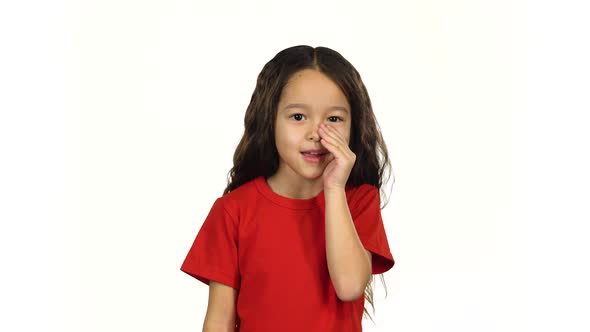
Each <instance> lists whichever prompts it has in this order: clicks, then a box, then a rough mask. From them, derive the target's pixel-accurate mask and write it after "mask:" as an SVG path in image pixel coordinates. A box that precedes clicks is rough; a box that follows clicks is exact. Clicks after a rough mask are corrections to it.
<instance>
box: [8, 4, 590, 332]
mask: <svg viewBox="0 0 590 332" xmlns="http://www.w3.org/2000/svg"><path fill="white" fill-rule="evenodd" d="M576 6H577V7H576ZM584 12H586V11H585V10H584V8H583V7H582V5H581V2H579V4H575V3H567V5H566V2H561V5H560V6H559V7H557V6H555V5H552V4H551V3H549V2H543V1H535V2H534V3H530V4H527V2H525V1H519V0H516V1H515V0H510V1H509V0H501V1H460V0H449V1H435V0H431V1H427V0H417V1H388V2H385V1H384V2H372V3H370V2H364V3H362V4H361V3H360V2H350V1H323V2H322V1H318V2H312V1H298V2H281V1H247V2H246V1H234V2H201V1H179V0H168V1H139V0H136V1H131V0H117V1H114V0H110V1H106V0H105V1H65V2H63V1H62V2H60V1H56V2H47V1H19V2H10V3H5V4H2V5H1V8H0V13H1V14H0V18H1V19H0V28H1V29H0V36H1V37H2V41H3V43H2V52H1V53H2V55H0V57H2V64H1V67H0V69H1V71H0V72H1V73H3V74H0V76H2V77H1V78H0V79H1V80H2V81H1V82H2V85H1V86H0V87H1V88H2V92H0V93H1V95H0V96H1V97H0V102H1V103H2V104H1V105H0V106H1V109H2V120H0V121H1V123H0V126H1V127H0V129H1V131H0V135H1V136H0V138H1V142H0V144H2V145H1V147H2V150H1V152H2V156H3V157H2V159H3V162H2V164H3V165H2V168H3V170H2V172H1V173H2V175H1V176H2V178H1V180H2V182H1V184H0V187H2V189H0V190H2V196H1V197H0V198H1V200H2V216H1V219H2V224H1V225H2V226H1V229H0V233H1V235H0V236H1V237H2V238H1V242H0V249H1V253H0V255H1V256H0V258H1V261H2V262H3V266H2V283H1V286H0V301H1V302H0V303H1V305H2V307H1V309H2V315H1V316H2V318H1V319H0V330H2V331H65V332H74V331H76V332H77V331H88V332H94V331H200V330H201V327H202V322H203V319H204V315H205V312H206V307H207V294H208V288H207V286H205V285H204V284H201V283H200V282H198V281H197V280H196V279H193V278H191V277H190V276H188V275H186V274H184V273H183V272H181V271H180V270H179V268H180V265H181V263H182V261H183V259H184V257H185V255H186V253H187V251H188V249H189V248H190V245H191V244H192V241H193V240H194V237H195V236H196V233H197V231H198V229H199V227H200V225H201V224H202V222H203V221H204V218H205V217H206V215H207V213H208V212H209V209H210V208H211V205H212V203H213V202H214V200H215V198H217V197H219V196H220V195H221V192H222V190H223V189H224V187H225V184H226V182H225V181H226V175H227V172H228V171H229V169H230V168H231V165H232V156H233V151H234V149H235V147H236V145H237V143H238V141H239V139H240V137H241V134H242V133H243V116H244V112H245V110H246V107H247V105H248V102H249V101H250V97H251V94H252V92H253V89H254V86H255V80H256V76H257V75H258V73H259V72H260V70H261V69H262V66H263V65H264V64H265V63H266V62H267V61H269V60H270V59H271V58H272V57H273V56H274V55H275V54H276V53H277V52H279V51H280V50H282V49H284V48H286V47H289V46H294V45H299V44H306V45H310V46H326V47H330V48H333V49H335V50H337V51H338V52H340V53H341V54H342V55H343V56H344V57H345V58H347V59H348V60H349V61H350V62H351V63H352V64H353V65H354V66H355V67H356V68H357V69H358V70H359V72H360V73H361V75H362V77H363V80H364V82H365V84H366V86H367V88H368V91H369V95H370V97H371V99H372V102H373V108H374V111H375V113H376V116H377V119H378V121H379V124H380V126H381V128H382V130H383V135H384V137H385V140H386V143H387V146H388V149H389V152H390V156H391V159H392V166H393V172H394V176H395V184H393V187H392V195H391V196H390V201H389V204H388V205H387V207H386V208H385V209H384V210H383V211H382V213H383V219H384V222H385V227H386V231H387V235H388V238H389V242H390V247H391V250H392V253H393V256H394V258H395V259H396V265H395V266H394V267H393V269H392V270H390V271H389V272H387V273H386V274H385V278H386V282H387V288H388V296H387V297H385V291H384V289H383V287H382V285H381V283H380V280H379V279H375V280H376V283H375V287H376V289H375V291H376V293H375V305H376V312H375V313H374V314H373V317H374V320H375V324H373V323H372V322H371V321H368V320H365V321H364V323H363V326H364V330H365V331H420V332H422V331H454V332H458V331H503V332H504V331H527V330H529V331H558V330H559V331H583V330H584V331H586V330H587V329H588V322H587V320H586V319H582V315H583V314H587V313H588V309H589V305H588V300H587V298H588V295H590V294H589V291H588V286H587V283H586V282H585V281H586V280H587V279H588V278H589V274H588V271H587V270H586V269H587V265H588V258H587V257H586V256H585V254H583V253H584V252H587V251H588V248H587V247H588V245H587V244H584V242H583V241H585V240H584V239H585V238H586V236H587V228H586V227H585V224H587V223H588V221H590V218H589V217H588V209H587V206H588V202H589V194H588V184H590V183H589V182H590V181H589V177H588V169H590V167H589V166H590V165H589V162H588V145H587V142H588V141H589V140H588V138H589V137H588V136H589V135H588V133H587V127H588V122H587V121H586V120H585V119H584V117H583V116H584V112H586V113H587V112H588V111H589V110H590V108H589V107H588V100H587V95H588V88H589V87H590V86H589V81H588V77H589V75H588V74H590V70H589V67H588V64H587V59H588V58H590V54H589V53H590V51H589V49H588V46H587V45H588V42H587V35H586V34H585V33H584V31H588V23H587V20H586V19H585V15H584V14H583V13H584ZM585 21H586V22H585ZM583 22H585V23H583ZM582 24H585V26H583V25H582ZM584 96H585V97H584ZM388 185H389V186H391V185H392V184H391V182H390V183H388ZM386 189H387V190H386V191H387V192H389V189H390V187H387V188H386ZM583 246H584V247H583ZM277 296H279V294H277Z"/></svg>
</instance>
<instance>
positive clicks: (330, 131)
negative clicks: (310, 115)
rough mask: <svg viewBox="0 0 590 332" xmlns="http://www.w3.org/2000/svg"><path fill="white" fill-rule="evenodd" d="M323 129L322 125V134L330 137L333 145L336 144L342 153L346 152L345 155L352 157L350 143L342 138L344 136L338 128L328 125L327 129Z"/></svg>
mask: <svg viewBox="0 0 590 332" xmlns="http://www.w3.org/2000/svg"><path fill="white" fill-rule="evenodd" d="M321 129H322V128H321V127H320V134H324V136H322V137H326V138H328V139H330V142H331V143H332V144H333V145H336V146H337V147H338V148H339V149H340V150H341V151H342V153H344V154H345V155H347V156H349V157H350V158H352V155H353V152H352V150H350V147H349V146H348V143H346V142H345V141H344V139H342V136H341V135H340V133H339V132H338V130H336V129H334V128H332V127H328V128H327V129H325V130H321Z"/></svg>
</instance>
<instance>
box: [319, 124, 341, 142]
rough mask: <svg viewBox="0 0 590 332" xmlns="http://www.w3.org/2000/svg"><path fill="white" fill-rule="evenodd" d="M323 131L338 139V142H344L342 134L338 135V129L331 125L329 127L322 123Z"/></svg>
mask: <svg viewBox="0 0 590 332" xmlns="http://www.w3.org/2000/svg"><path fill="white" fill-rule="evenodd" d="M324 128H325V129H324V132H325V133H326V134H327V135H328V136H330V137H333V138H334V140H336V141H338V143H339V144H345V143H346V142H345V141H344V139H343V138H342V136H341V135H340V133H339V132H338V130H336V129H335V128H333V127H330V126H328V125H324ZM320 129H322V128H320Z"/></svg>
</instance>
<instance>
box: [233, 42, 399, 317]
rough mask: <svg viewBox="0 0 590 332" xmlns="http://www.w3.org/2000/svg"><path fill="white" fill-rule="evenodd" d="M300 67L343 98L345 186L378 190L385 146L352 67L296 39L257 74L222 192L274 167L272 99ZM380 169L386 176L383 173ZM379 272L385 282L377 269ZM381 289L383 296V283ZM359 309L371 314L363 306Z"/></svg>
mask: <svg viewBox="0 0 590 332" xmlns="http://www.w3.org/2000/svg"><path fill="white" fill-rule="evenodd" d="M303 69H313V70H317V71H319V72H321V73H322V74H324V75H326V76H327V77H329V78H330V79H331V80H332V81H333V82H334V83H335V84H336V85H338V86H339V87H340V89H341V90H342V92H343V93H344V95H345V96H346V98H347V99H348V102H349V105H350V107H351V116H352V120H351V121H352V122H351V129H350V144H349V145H350V149H351V150H352V152H353V153H354V154H355V155H356V162H355V164H354V166H353V168H352V170H351V172H350V175H349V177H348V182H347V186H352V187H356V186H360V185H361V184H364V183H366V184H370V185H373V186H375V187H377V188H378V189H379V190H380V191H381V190H382V186H383V184H384V183H385V182H387V180H388V179H389V176H390V175H391V163H390V161H389V156H388V153H387V147H386V145H385V142H384V140H383V137H382V135H381V131H380V128H379V125H378V123H377V120H376V118H375V114H374V113H373V109H372V107H371V100H370V99H369V94H368V92H367V89H366V88H365V85H364V83H363V81H362V80H361V76H360V74H359V73H358V71H357V70H356V69H355V68H354V66H353V65H352V64H351V63H350V62H348V61H347V60H346V59H345V58H344V57H343V56H342V55H340V53H338V52H336V51H334V50H332V49H330V48H327V47H315V48H314V47H311V46H307V45H299V46H293V47H289V48H286V49H284V50H282V51H280V52H279V53H277V54H276V55H275V57H274V58H272V59H271V60H270V61H269V62H268V63H266V65H264V67H263V68H262V71H261V72H260V74H259V75H258V79H257V81H256V87H255V89H254V92H253V93H252V98H251V99H250V104H249V105H248V108H247V109H246V115H245V117H244V135H243V136H242V139H241V140H240V143H239V144H238V146H237V148H236V151H235V153H234V157H233V162H234V166H233V167H232V169H231V170H230V171H229V173H228V184H227V187H226V188H225V190H224V191H223V194H224V195H225V194H227V193H229V192H230V191H232V190H234V189H236V188H238V187H239V186H241V185H242V184H244V183H246V182H248V181H250V180H253V179H255V178H256V177H259V176H264V177H265V178H268V177H270V176H272V175H273V174H274V173H275V172H276V171H277V169H278V167H279V154H278V151H277V149H276V145H275V140H274V137H275V120H276V116H277V105H278V103H279V99H280V96H281V92H282V91H283V87H284V86H285V84H286V83H287V81H288V80H289V78H291V76H292V75H294V74H295V73H296V72H299V71H301V70H303ZM386 170H387V171H388V172H387V175H388V176H387V179H385V177H384V176H385V171H386ZM384 180H385V181H384ZM386 205H387V203H385V205H383V206H382V207H381V209H383V208H384V207H385V206H386ZM380 276H381V280H382V283H383V285H384V286H385V279H384V278H383V274H381V275H380ZM373 278H374V275H372V277H371V280H370V281H369V284H368V285H367V288H366V289H365V299H366V300H367V302H369V303H370V304H371V306H372V307H373V313H374V312H375V306H374V305H373V288H372V284H373ZM385 291H386V296H387V287H385ZM364 312H365V314H366V315H368V316H369V317H370V318H371V320H372V317H371V315H370V314H369V312H368V311H367V309H366V308H365V309H364Z"/></svg>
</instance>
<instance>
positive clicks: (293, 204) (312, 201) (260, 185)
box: [254, 175, 325, 210]
mask: <svg viewBox="0 0 590 332" xmlns="http://www.w3.org/2000/svg"><path fill="white" fill-rule="evenodd" d="M254 183H255V185H256V188H257V189H258V191H259V192H260V193H261V194H262V195H264V196H265V197H266V198H268V199H269V200H271V201H272V202H274V203H276V204H278V205H280V206H282V207H286V208H289V209H294V210H308V209H314V208H318V207H321V206H324V204H325V198H324V190H322V191H321V192H320V193H319V194H317V195H316V196H314V197H312V198H306V199H297V198H290V197H285V196H282V195H279V194H277V193H275V192H274V191H272V189H271V188H270V186H269V185H268V183H267V182H266V179H265V178H264V176H262V175H261V176H259V177H257V178H256V179H254Z"/></svg>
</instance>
